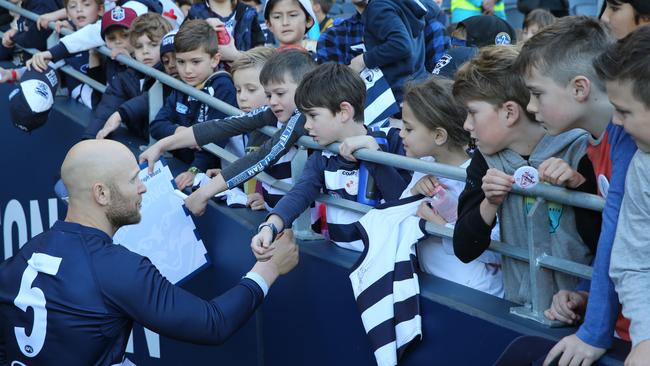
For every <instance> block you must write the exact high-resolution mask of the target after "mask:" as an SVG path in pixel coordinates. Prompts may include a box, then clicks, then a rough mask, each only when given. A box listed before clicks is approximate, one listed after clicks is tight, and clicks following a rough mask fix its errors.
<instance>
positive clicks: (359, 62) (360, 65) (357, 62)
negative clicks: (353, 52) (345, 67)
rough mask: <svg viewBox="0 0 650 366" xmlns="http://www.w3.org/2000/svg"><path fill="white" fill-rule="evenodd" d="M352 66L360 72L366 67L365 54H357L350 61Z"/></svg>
mask: <svg viewBox="0 0 650 366" xmlns="http://www.w3.org/2000/svg"><path fill="white" fill-rule="evenodd" d="M350 68H351V69H352V70H354V71H356V72H357V74H358V73H360V72H361V70H363V69H365V68H366V62H365V61H364V60H363V54H361V55H359V56H356V57H355V58H353V59H352V60H351V61H350Z"/></svg>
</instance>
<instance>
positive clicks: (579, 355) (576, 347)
mask: <svg viewBox="0 0 650 366" xmlns="http://www.w3.org/2000/svg"><path fill="white" fill-rule="evenodd" d="M605 352H607V350H606V349H604V348H598V347H594V346H591V345H588V344H587V343H585V342H583V341H582V340H581V339H580V338H578V336H576V335H575V334H572V335H570V336H566V337H564V338H562V340H561V341H560V342H558V344H556V345H555V346H554V347H553V348H551V350H550V351H549V352H548V355H547V356H546V359H545V360H544V366H548V365H550V364H551V362H553V361H554V360H556V359H557V358H558V357H559V361H558V363H557V364H558V366H569V365H571V366H573V365H580V366H590V365H591V364H593V363H594V362H596V361H597V360H598V359H599V358H601V357H602V356H603V355H604V354H605ZM646 360H647V359H646Z"/></svg>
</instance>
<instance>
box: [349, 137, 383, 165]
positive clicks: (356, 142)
mask: <svg viewBox="0 0 650 366" xmlns="http://www.w3.org/2000/svg"><path fill="white" fill-rule="evenodd" d="M364 148H365V149H370V150H379V145H378V144H377V141H375V139H374V138H373V137H372V136H368V135H365V136H354V137H348V138H346V139H345V140H343V143H342V144H341V147H339V155H341V156H342V157H343V158H345V159H346V160H349V161H357V159H356V158H355V157H354V156H353V155H352V153H354V152H355V151H357V150H359V149H364Z"/></svg>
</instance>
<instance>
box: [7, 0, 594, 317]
mask: <svg viewBox="0 0 650 366" xmlns="http://www.w3.org/2000/svg"><path fill="white" fill-rule="evenodd" d="M0 6H1V7H4V8H6V9H8V10H10V11H12V12H16V13H19V14H20V15H22V16H24V17H26V18H29V19H32V20H34V21H36V19H37V18H38V15H36V14H34V13H31V12H29V11H26V10H24V9H22V8H19V7H17V6H15V5H14V4H12V3H10V2H8V1H7V0H0ZM49 26H50V28H52V29H54V23H53V22H52V23H50V24H49ZM61 33H62V34H64V35H65V34H68V33H71V32H70V31H68V30H64V31H62V32H61ZM97 50H98V51H99V52H100V53H102V54H104V55H106V56H108V57H111V51H110V50H109V49H108V48H106V47H104V46H102V47H99V48H97ZM116 60H117V61H119V62H121V63H123V64H125V65H126V66H129V67H131V68H133V69H135V70H137V71H140V72H142V73H143V74H146V75H149V76H151V77H154V78H156V79H157V80H158V81H159V82H162V83H164V84H166V85H168V86H170V87H172V88H174V89H176V90H178V91H180V92H182V93H185V94H187V95H190V96H192V97H193V98H195V99H197V100H199V101H201V102H202V103H205V104H206V105H208V106H209V107H211V108H215V109H217V110H219V111H221V112H223V113H225V114H228V115H237V114H241V113H243V112H242V111H240V110H239V109H237V108H235V107H233V106H231V105H229V104H227V103H225V102H222V101H220V100H218V99H215V98H213V97H211V96H209V95H208V94H206V93H203V92H201V91H198V90H196V89H195V88H193V87H191V86H189V85H187V84H184V83H183V82H181V81H179V80H176V79H174V78H173V77H171V76H169V75H167V74H165V73H163V72H161V71H158V70H156V69H153V68H151V67H148V66H145V65H143V64H141V63H139V62H137V61H135V60H134V59H132V58H131V57H128V56H126V55H118V56H117V57H116ZM73 74H74V73H72V74H71V76H73V77H76V76H78V75H73ZM161 88H162V86H161V85H160V83H155V84H154V86H153V88H152V89H150V94H149V96H150V98H149V99H150V105H151V108H150V116H151V118H153V116H154V115H155V113H154V111H155V110H156V109H157V108H160V106H161V105H162V103H161V100H157V99H159V98H160V97H161V96H162V93H161V90H160V89H161ZM154 95H158V97H156V98H154V97H152V96H154ZM261 131H262V132H263V133H265V134H267V135H272V134H274V133H276V132H277V129H276V128H273V127H268V126H267V127H264V128H262V129H261ZM298 145H299V146H300V147H302V148H303V149H304V148H311V149H317V150H329V151H331V152H334V153H338V149H339V146H340V144H338V143H334V144H331V145H329V146H327V147H323V146H321V145H318V144H317V143H316V142H314V141H313V139H311V138H310V137H308V136H302V137H300V139H299V140H298ZM203 148H204V149H205V150H206V151H209V152H211V153H212V154H214V155H216V156H218V157H220V158H222V159H225V160H226V161H234V160H236V158H237V157H236V156H234V155H233V154H231V153H229V152H228V151H226V150H224V149H223V148H221V147H219V146H217V145H215V144H208V145H206V146H204V147H203ZM298 155H300V154H298ZM354 156H355V157H356V158H358V159H359V160H364V161H370V162H374V163H379V164H384V165H388V166H393V167H397V168H401V169H406V170H413V171H420V172H424V173H427V174H431V175H435V176H439V177H445V178H450V179H455V180H460V181H464V180H465V178H466V174H465V171H464V170H463V169H461V168H458V167H452V166H448V165H444V164H439V163H432V162H425V161H422V160H418V159H414V158H409V157H406V156H400V155H394V154H390V153H385V152H381V151H370V150H367V149H362V150H359V151H357V152H355V153H354ZM305 158H306V152H303V153H302V159H303V160H304V159H305ZM299 159H300V158H299ZM294 160H298V159H294ZM295 165H296V164H292V167H294V166H295ZM292 175H293V174H292ZM297 177H298V175H294V176H293V179H294V182H295V180H296V179H297ZM257 179H259V180H261V181H263V182H265V183H267V184H270V185H271V186H273V187H274V188H277V189H280V190H283V191H288V190H289V189H290V188H291V185H289V184H286V183H284V182H280V181H277V180H276V179H274V178H273V177H271V176H269V175H268V174H266V173H260V174H258V175H257ZM512 193H514V194H518V195H524V196H530V197H537V201H536V203H535V205H534V206H533V208H532V209H531V210H530V212H529V213H528V217H527V220H528V225H527V226H528V227H527V230H528V240H527V242H528V243H527V247H521V246H515V245H511V244H508V243H502V242H498V241H492V243H491V244H490V250H493V251H495V252H497V253H500V254H502V255H505V256H508V257H511V258H515V259H517V260H521V261H524V262H528V263H529V268H530V279H531V284H530V287H531V289H532V291H531V299H530V302H529V303H528V304H525V305H524V306H522V307H516V308H512V309H511V313H514V314H517V315H519V316H523V317H526V318H529V319H532V320H534V321H537V322H540V323H544V324H547V325H550V326H557V325H560V323H558V322H551V321H549V320H547V319H546V318H545V317H544V315H543V311H544V310H545V309H546V308H547V307H548V306H549V305H550V302H551V299H552V296H553V293H552V290H553V287H552V272H553V271H559V272H562V273H566V274H569V275H573V276H576V277H579V278H584V279H590V278H591V273H592V268H591V267H590V266H587V265H584V264H580V263H576V262H572V261H570V260H566V259H563V258H559V257H554V256H551V255H548V254H546V253H545V251H544V248H542V247H540V246H539V244H538V243H536V242H535V240H534V232H533V230H534V225H531V223H530V220H531V218H532V215H533V214H534V213H535V212H536V210H537V209H538V208H539V207H540V206H541V205H542V204H543V203H544V202H545V201H552V202H557V203H561V204H565V205H570V206H574V207H581V208H586V209H591V210H595V211H602V209H603V206H604V200H603V199H602V198H601V197H599V196H596V195H591V194H586V193H581V192H573V191H569V190H567V189H564V188H560V187H555V186H550V185H546V184H538V185H537V186H535V187H533V188H531V189H526V190H523V189H521V188H518V187H513V189H512ZM318 200H319V201H321V202H324V203H326V204H328V205H331V206H336V207H340V208H345V209H349V210H352V211H354V212H358V213H365V212H367V211H369V210H370V209H371V207H369V206H366V205H363V204H360V203H357V202H352V201H348V200H344V199H340V198H334V197H330V196H327V195H321V196H320V197H319V198H318ZM296 221H297V223H296V226H297V227H296V229H297V231H298V232H299V233H305V232H308V230H309V229H308V223H309V221H308V220H305V219H304V214H303V217H302V218H299V219H298V220H296ZM426 229H427V232H428V233H429V234H431V235H435V236H439V237H443V238H452V237H453V230H452V229H450V228H447V227H444V226H441V225H435V224H431V223H427V225H426Z"/></svg>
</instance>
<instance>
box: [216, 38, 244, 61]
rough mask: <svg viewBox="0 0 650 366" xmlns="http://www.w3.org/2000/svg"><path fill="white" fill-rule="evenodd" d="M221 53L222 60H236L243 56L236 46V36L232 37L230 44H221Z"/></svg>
mask: <svg viewBox="0 0 650 366" xmlns="http://www.w3.org/2000/svg"><path fill="white" fill-rule="evenodd" d="M219 54H221V61H225V62H234V61H237V59H238V58H240V57H241V52H239V50H237V47H235V37H230V42H228V44H222V45H219Z"/></svg>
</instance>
